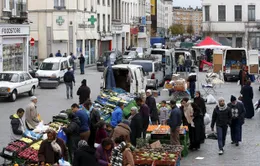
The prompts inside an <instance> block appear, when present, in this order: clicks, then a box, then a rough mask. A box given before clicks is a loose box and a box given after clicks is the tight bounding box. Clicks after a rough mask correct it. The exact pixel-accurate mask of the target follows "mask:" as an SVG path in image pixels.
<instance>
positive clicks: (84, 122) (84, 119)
mask: <svg viewBox="0 0 260 166" xmlns="http://www.w3.org/2000/svg"><path fill="white" fill-rule="evenodd" d="M71 110H72V112H73V113H75V115H76V116H77V117H78V118H79V120H80V139H81V140H85V141H88V139H89V136H90V129H89V116H88V114H87V112H86V111H83V110H80V109H79V105H78V104H76V103H74V104H72V105H71Z"/></svg>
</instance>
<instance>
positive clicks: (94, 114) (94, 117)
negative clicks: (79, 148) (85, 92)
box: [88, 104, 105, 147]
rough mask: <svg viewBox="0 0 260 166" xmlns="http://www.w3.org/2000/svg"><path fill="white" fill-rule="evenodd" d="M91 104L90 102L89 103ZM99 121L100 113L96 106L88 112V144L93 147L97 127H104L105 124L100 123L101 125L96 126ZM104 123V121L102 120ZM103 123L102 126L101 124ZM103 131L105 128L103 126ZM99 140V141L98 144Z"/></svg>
mask: <svg viewBox="0 0 260 166" xmlns="http://www.w3.org/2000/svg"><path fill="white" fill-rule="evenodd" d="M91 105H92V104H91ZM99 122H100V114H99V111H98V109H97V108H93V109H92V111H91V112H90V137H89V142H88V143H89V146H91V147H94V144H95V139H96V133H97V130H98V128H99V127H104V126H105V124H101V126H100V125H99V126H97V124H98V123H99ZM103 123H105V122H103ZM102 125H103V126H102ZM104 131H105V128H104ZM100 143H101V141H100V142H99V144H100Z"/></svg>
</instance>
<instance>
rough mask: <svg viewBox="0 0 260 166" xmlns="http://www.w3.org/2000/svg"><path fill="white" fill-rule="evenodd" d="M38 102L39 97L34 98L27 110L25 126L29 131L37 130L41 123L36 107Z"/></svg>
mask: <svg viewBox="0 0 260 166" xmlns="http://www.w3.org/2000/svg"><path fill="white" fill-rule="evenodd" d="M37 102H38V100H37V97H35V96H32V97H31V102H30V104H28V105H27V107H26V109H25V125H26V127H27V129H29V130H33V129H35V128H36V126H38V124H39V123H40V120H39V119H38V115H39V114H38V112H37V106H36V104H37Z"/></svg>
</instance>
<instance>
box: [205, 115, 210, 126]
mask: <svg viewBox="0 0 260 166" xmlns="http://www.w3.org/2000/svg"><path fill="white" fill-rule="evenodd" d="M210 121H211V120H210V116H209V114H208V113H206V114H205V116H204V125H205V126H206V125H208V124H209V123H210Z"/></svg>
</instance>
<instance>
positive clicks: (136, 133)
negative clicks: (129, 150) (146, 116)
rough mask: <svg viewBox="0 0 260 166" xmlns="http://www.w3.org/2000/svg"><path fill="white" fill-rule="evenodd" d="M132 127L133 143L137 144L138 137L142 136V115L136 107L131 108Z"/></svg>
mask: <svg viewBox="0 0 260 166" xmlns="http://www.w3.org/2000/svg"><path fill="white" fill-rule="evenodd" d="M130 129H131V134H130V139H131V144H132V145H133V146H136V139H137V138H141V135H142V117H141V114H140V113H138V109H137V108H136V107H132V108H131V122H130Z"/></svg>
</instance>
